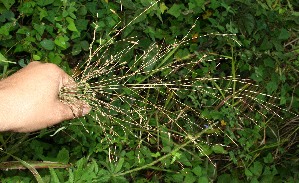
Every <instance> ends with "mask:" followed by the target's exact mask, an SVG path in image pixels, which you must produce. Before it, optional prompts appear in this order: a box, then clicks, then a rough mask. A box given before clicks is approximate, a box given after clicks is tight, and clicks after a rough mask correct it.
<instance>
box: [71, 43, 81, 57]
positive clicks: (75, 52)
mask: <svg viewBox="0 0 299 183" xmlns="http://www.w3.org/2000/svg"><path fill="white" fill-rule="evenodd" d="M81 50H82V49H81V44H80V43H76V44H74V45H73V49H72V55H73V56H75V55H78V54H79V53H80V52H81Z"/></svg>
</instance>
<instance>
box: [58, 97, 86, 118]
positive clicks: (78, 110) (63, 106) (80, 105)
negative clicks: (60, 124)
mask: <svg viewBox="0 0 299 183" xmlns="http://www.w3.org/2000/svg"><path fill="white" fill-rule="evenodd" d="M57 106H58V107H57V109H58V110H59V113H60V115H59V116H60V119H59V120H60V121H64V120H69V119H74V118H78V117H82V116H85V115H87V114H88V113H89V112H90V110H91V107H90V106H89V105H88V104H85V103H84V102H83V101H80V100H77V101H76V102H73V103H66V102H61V101H59V102H58V105H57Z"/></svg>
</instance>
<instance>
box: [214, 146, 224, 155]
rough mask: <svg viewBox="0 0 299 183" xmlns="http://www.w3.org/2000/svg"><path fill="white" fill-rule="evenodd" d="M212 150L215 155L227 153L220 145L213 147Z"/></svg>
mask: <svg viewBox="0 0 299 183" xmlns="http://www.w3.org/2000/svg"><path fill="white" fill-rule="evenodd" d="M212 150H213V151H214V152H215V153H217V154H227V151H226V150H225V149H224V148H223V147H222V146H221V145H213V146H212Z"/></svg>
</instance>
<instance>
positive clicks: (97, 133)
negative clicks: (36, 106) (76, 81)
mask: <svg viewBox="0 0 299 183" xmlns="http://www.w3.org/2000/svg"><path fill="white" fill-rule="evenodd" d="M155 3H156V4H155ZM150 6H152V7H151V8H148V7H150ZM0 12H1V15H0V46H1V50H0V72H1V73H0V78H5V77H7V76H8V75H10V74H12V73H14V72H15V71H17V70H18V69H20V68H21V67H24V66H26V64H28V63H29V62H30V60H40V61H43V62H51V63H54V64H57V65H59V66H60V67H61V68H62V69H64V70H65V71H66V72H67V73H69V74H72V73H74V72H80V67H76V66H77V65H79V66H82V67H84V62H85V61H86V60H87V59H88V58H89V54H90V49H91V50H92V51H94V50H96V49H97V48H98V47H100V46H102V45H105V43H107V42H109V40H111V38H113V43H109V46H107V47H108V49H103V50H102V51H100V52H99V55H107V56H104V58H109V57H110V56H111V55H117V54H118V53H119V52H120V51H121V50H123V49H124V48H125V46H127V43H126V41H123V42H122V41H121V40H124V39H129V40H132V41H136V40H138V41H139V43H138V44H137V45H134V48H133V49H130V50H128V53H127V54H125V57H124V58H123V59H125V60H127V61H128V65H130V64H131V63H130V61H131V62H133V60H134V59H136V57H138V55H142V54H143V52H144V51H145V50H148V49H149V48H150V45H151V44H152V43H156V45H158V46H160V47H166V48H167V46H168V45H172V44H174V43H175V42H176V41H177V40H183V39H184V37H185V36H187V37H188V39H187V40H188V41H186V42H184V44H182V45H181V46H180V47H176V48H173V52H171V51H172V50H171V49H170V52H169V53H168V54H166V55H164V56H165V57H167V59H163V58H162V62H164V61H165V63H169V62H176V63H180V64H186V63H190V62H192V61H193V60H196V59H200V58H202V57H203V55H204V54H208V57H207V58H206V60H207V62H202V63H200V64H196V65H195V66H196V67H191V68H189V67H184V68H178V69H177V70H176V73H175V74H172V73H171V72H170V71H169V70H167V69H165V70H162V69H161V70H159V72H155V73H151V72H150V71H149V72H145V73H151V75H152V76H151V77H148V76H146V75H142V74H141V75H138V77H137V76H136V77H132V78H130V81H129V82H131V83H140V82H141V81H146V82H148V83H153V82H157V81H154V79H156V80H159V79H161V78H166V79H167V80H169V81H173V80H174V81H178V82H179V81H182V80H183V79H192V78H193V79H194V78H223V79H222V80H217V81H216V79H215V81H214V80H212V81H211V80H208V81H205V82H204V81H202V83H203V84H201V83H197V82H194V83H193V84H197V85H198V86H200V87H205V88H206V89H205V90H204V91H205V92H202V90H198V89H197V88H196V87H195V86H194V87H195V88H191V89H190V90H187V91H184V92H182V93H180V92H177V93H175V94H171V92H169V91H168V90H162V89H161V91H160V90H159V91H157V90H158V89H151V90H148V91H147V90H144V91H143V95H142V96H139V95H138V96H135V94H134V93H130V91H127V90H122V91H121V92H123V93H125V94H126V95H129V96H131V97H132V98H134V97H135V98H138V97H139V100H147V101H151V103H153V105H155V103H157V105H158V103H159V102H158V101H159V100H161V99H162V98H163V97H164V98H166V99H167V101H166V103H165V104H164V107H163V109H167V111H171V112H169V113H167V115H168V116H170V117H169V118H173V119H176V118H179V117H178V116H180V115H181V113H180V111H184V110H186V108H188V109H189V108H190V109H197V110H198V111H199V112H198V113H200V114H197V111H194V110H189V111H188V110H186V111H187V112H184V114H187V115H188V116H189V117H188V120H190V121H192V122H194V123H200V125H201V126H202V127H203V129H202V130H201V131H203V134H201V133H199V132H198V131H196V130H194V129H193V127H191V126H188V124H189V123H186V124H184V121H178V123H179V124H181V126H182V127H183V129H179V128H175V127H170V126H169V125H168V121H163V120H165V118H166V117H165V115H166V114H165V112H164V113H163V114H162V113H158V112H156V111H155V110H154V108H151V110H150V111H148V112H147V113H138V114H133V115H132V117H130V118H127V119H124V118H121V117H118V118H114V119H115V120H116V121H117V120H121V122H122V123H123V122H124V121H130V120H132V119H134V120H136V121H137V120H139V119H140V118H141V117H140V115H141V116H142V118H146V119H147V120H148V121H149V123H155V124H156V123H157V124H158V123H159V124H161V125H156V126H155V124H151V125H152V126H155V127H156V128H158V130H157V131H154V130H153V129H148V131H147V130H146V129H143V128H142V127H140V128H137V127H135V128H133V129H132V131H131V132H132V133H133V135H132V134H131V135H130V134H127V133H126V132H125V130H124V129H122V128H128V129H130V128H131V126H130V125H129V124H123V125H124V126H123V125H115V124H112V125H111V124H110V123H111V122H110V121H109V120H108V119H106V118H105V117H102V118H100V119H98V120H100V121H101V123H100V124H101V125H99V121H97V120H96V119H94V118H93V116H96V113H97V111H94V112H92V113H91V114H90V115H89V116H87V117H86V118H81V119H74V120H71V121H68V122H64V123H63V124H61V125H58V126H56V127H53V128H49V129H45V130H42V131H40V132H36V133H31V134H16V133H2V134H0V142H1V145H0V148H1V151H0V154H1V156H0V169H2V170H7V171H1V172H0V177H1V178H0V181H1V182H33V181H35V180H38V181H44V182H67V181H68V182H91V181H95V182H213V181H215V182H219V183H220V182H296V180H297V181H298V180H299V164H298V162H299V159H298V155H299V149H298V145H299V144H298V140H299V139H298V129H299V127H298V124H299V117H298V116H297V114H298V109H299V87H298V81H299V38H298V34H299V29H298V27H299V3H298V2H297V3H296V2H295V1H291V0H285V1H283V0H259V1H250V0H237V1H235V0H189V1H187V0H185V1H176V0H169V1H159V2H156V1H154V0H135V1H131V0H118V1H116V2H115V1H109V0H101V1H95V0H89V1H83V0H78V1H75V0H29V1H18V2H16V1H14V0H12V1H11V0H2V1H1V3H0ZM135 18H136V19H135ZM131 20H134V21H133V22H132V23H129V22H130V21H131ZM127 25H128V26H127ZM123 27H125V29H122V28H123ZM95 28H96V31H95V36H94V30H95ZM120 30H121V31H120ZM119 31H120V32H119ZM189 31H190V32H189ZM216 33H219V34H221V35H216ZM225 34H228V35H225ZM205 35H207V36H205ZM234 35H235V36H234ZM201 36H202V37H201ZM93 39H94V40H93ZM92 42H93V45H90V43H92ZM150 53H151V52H150ZM144 60H145V62H146V59H144ZM208 60H209V61H208ZM124 64H127V63H124ZM132 65H133V66H134V64H131V65H130V66H132ZM82 67H81V70H82ZM152 67H157V66H152ZM152 67H150V66H149V67H146V68H145V69H144V70H146V71H147V70H151V69H153V68H152ZM132 68H133V67H132ZM78 70H79V71H78ZM190 70H192V71H190ZM160 71H161V72H160ZM189 71H190V72H192V76H191V78H183V79H182V76H184V75H185V74H186V73H189ZM113 74H118V75H122V74H123V73H122V72H121V71H119V70H117V71H116V72H115V73H113ZM166 76H167V77H166ZM229 76H230V77H229ZM104 77H112V76H109V75H107V76H103V78H104ZM103 78H102V79H103ZM224 78H225V79H224ZM231 78H233V79H231ZM236 78H240V79H239V80H238V81H244V82H245V81H246V83H245V84H243V83H242V82H235V81H236ZM105 79H107V78H105ZM242 79H243V80H242ZM244 79H250V81H249V80H244ZM178 84H179V86H180V84H181V85H182V84H183V83H178ZM251 84H252V85H251ZM86 87H87V86H86ZM231 87H232V88H233V92H232V93H229V92H226V91H228V90H229V88H231ZM211 88H216V91H215V90H212V89H211ZM236 91H238V92H236ZM167 92H169V93H167ZM165 93H166V94H165ZM210 93H212V95H210ZM163 94H165V95H164V96H163ZM213 94H219V95H220V97H218V98H215V97H213V96H215V95H213ZM173 95H174V96H173ZM109 97H111V98H113V96H109ZM238 97H243V98H242V99H244V100H243V101H242V102H240V100H238ZM219 98H221V100H220V99H219ZM228 101H229V102H228ZM260 101H263V102H260ZM180 103H184V104H185V105H183V106H184V107H185V108H184V109H182V108H180V107H178V104H180ZM227 103H229V105H228V104H227ZM143 104H145V103H144V102H143V103H142V102H140V104H138V105H140V106H141V105H143ZM146 104H149V102H147V103H146ZM113 105H118V107H120V108H122V109H124V110H126V109H127V110H129V109H130V107H131V106H128V105H124V104H113ZM134 105H135V104H134ZM165 111H166V110H165ZM105 112H111V111H110V110H109V111H105ZM112 112H113V111H112ZM114 112H115V111H114ZM113 115H115V116H117V115H116V114H113ZM244 116H245V117H244ZM202 119H205V120H202ZM214 122H215V123H216V124H215V125H214ZM126 125H128V126H126ZM159 128H161V131H164V132H166V133H160V131H159ZM112 129H113V130H112ZM130 130H131V129H130ZM112 131H113V132H112ZM185 131H187V132H188V133H187V134H184V132H185ZM55 132H57V133H55ZM171 133H173V134H181V136H182V137H184V138H181V136H178V135H177V136H174V137H170V136H168V134H171ZM116 134H117V135H116ZM136 136H137V137H136ZM194 139H195V140H194ZM199 139H200V140H199ZM195 141H196V142H195ZM15 161H16V162H15ZM50 162H51V163H50ZM24 166H25V167H26V168H29V169H30V171H29V170H28V171H27V170H18V169H20V168H22V167H24ZM36 171H37V172H38V173H37V172H36Z"/></svg>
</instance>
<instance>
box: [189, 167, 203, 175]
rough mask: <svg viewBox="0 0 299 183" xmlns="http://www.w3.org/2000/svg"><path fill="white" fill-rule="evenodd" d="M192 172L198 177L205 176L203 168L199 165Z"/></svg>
mask: <svg viewBox="0 0 299 183" xmlns="http://www.w3.org/2000/svg"><path fill="white" fill-rule="evenodd" d="M192 172H193V173H194V174H195V175H196V176H198V177H200V176H202V174H203V172H202V168H201V167H200V166H199V165H198V166H196V167H195V168H193V169H192Z"/></svg>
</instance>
